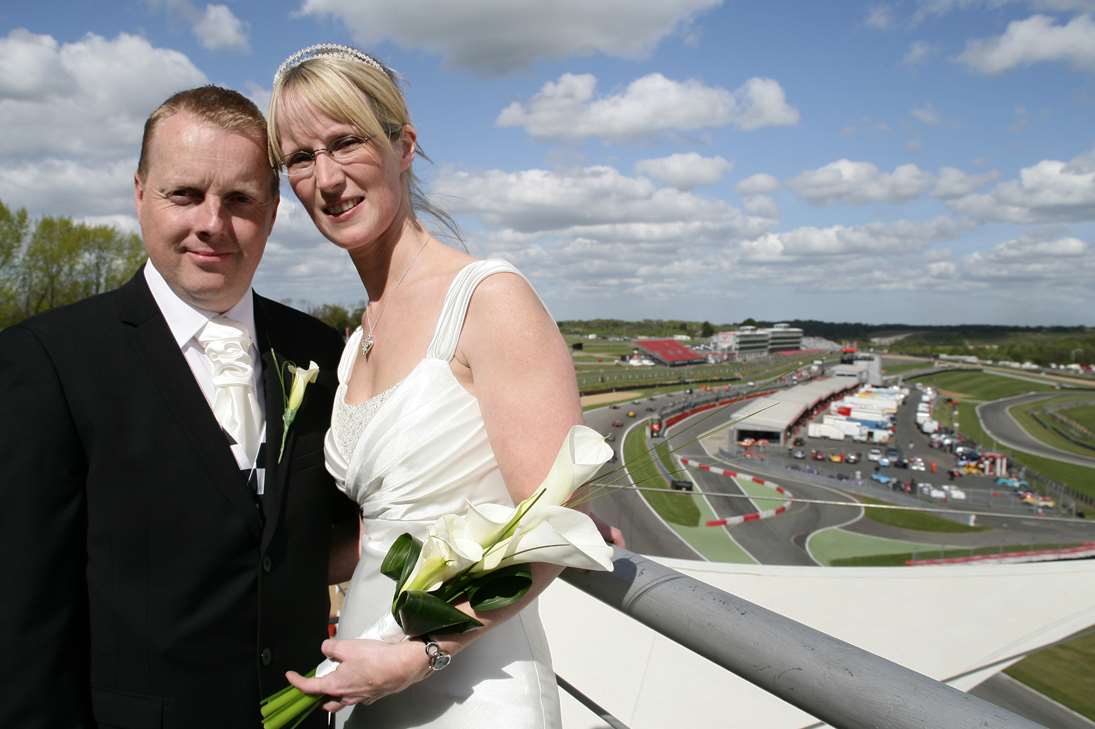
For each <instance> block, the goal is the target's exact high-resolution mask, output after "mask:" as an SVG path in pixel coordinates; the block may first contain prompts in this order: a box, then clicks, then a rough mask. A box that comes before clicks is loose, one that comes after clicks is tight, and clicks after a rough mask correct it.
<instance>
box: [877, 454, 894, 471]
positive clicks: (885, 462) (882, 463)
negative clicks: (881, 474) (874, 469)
mask: <svg viewBox="0 0 1095 729" xmlns="http://www.w3.org/2000/svg"><path fill="white" fill-rule="evenodd" d="M878 465H879V467H880V468H887V467H889V466H892V465H893V464H892V463H890V459H889V458H887V457H886V456H879V457H878Z"/></svg>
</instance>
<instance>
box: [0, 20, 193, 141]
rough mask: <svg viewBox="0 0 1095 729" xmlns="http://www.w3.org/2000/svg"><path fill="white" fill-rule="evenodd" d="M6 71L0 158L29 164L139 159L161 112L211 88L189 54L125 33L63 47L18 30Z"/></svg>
mask: <svg viewBox="0 0 1095 729" xmlns="http://www.w3.org/2000/svg"><path fill="white" fill-rule="evenodd" d="M0 69H2V70H0V74H2V75H0V129H3V130H4V134H2V135H0V155H18V156H26V157H32V156H36V155H48V156H54V157H56V156H60V155H78V156H89V157H107V158H111V157H113V158H116V157H118V156H120V155H123V154H125V155H132V154H133V153H134V151H135V150H136V149H137V147H139V145H140V139H141V126H142V125H143V123H144V120H145V118H146V117H147V116H148V114H149V113H150V112H151V111H152V110H153V109H154V108H155V107H156V106H157V105H158V104H160V103H161V102H162V101H163V100H164V99H166V98H167V97H168V96H170V95H171V94H173V93H174V92H176V91H179V90H181V89H184V88H187V87H190V86H196V85H199V84H203V83H205V82H206V78H205V76H204V74H202V72H201V71H199V70H198V69H197V68H195V67H194V65H193V64H192V63H191V62H190V61H189V59H187V57H186V56H184V55H183V54H181V53H178V52H177V51H172V50H167V49H162V48H154V47H153V46H151V45H150V44H149V42H148V41H147V40H145V39H144V38H140V37H138V36H133V35H127V34H125V33H122V34H120V35H118V37H117V38H115V39H113V40H107V39H105V38H102V37H101V36H97V35H94V34H88V35H86V36H84V37H83V38H82V39H81V40H79V41H76V42H74V43H65V44H59V43H58V42H57V41H56V40H54V39H53V38H52V37H50V36H43V35H35V34H33V33H29V32H28V31H25V30H13V31H12V32H10V33H9V34H8V35H7V36H6V37H4V38H0Z"/></svg>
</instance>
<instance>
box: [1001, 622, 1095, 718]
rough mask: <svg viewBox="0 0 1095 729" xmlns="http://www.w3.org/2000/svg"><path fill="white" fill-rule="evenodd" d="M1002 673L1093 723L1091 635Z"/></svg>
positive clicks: (1094, 649)
mask: <svg viewBox="0 0 1095 729" xmlns="http://www.w3.org/2000/svg"><path fill="white" fill-rule="evenodd" d="M1004 673H1006V674H1008V675H1009V676H1011V677H1012V678H1014V679H1016V680H1018V681H1022V682H1023V683H1025V684H1026V685H1027V686H1030V687H1031V688H1033V689H1035V690H1036V691H1040V692H1041V693H1043V694H1045V695H1046V696H1048V697H1050V698H1051V699H1053V700H1055V701H1059V702H1061V703H1062V704H1064V705H1065V706H1067V707H1069V708H1070V709H1072V710H1073V711H1076V712H1078V713H1080V714H1083V715H1084V716H1086V717H1087V718H1088V719H1092V720H1095V632H1091V633H1087V634H1086V635H1081V636H1079V637H1076V638H1073V639H1071V640H1069V641H1066V642H1064V643H1061V644H1060V645H1055V646H1053V647H1052V648H1046V649H1045V650H1042V651H1038V652H1037V653H1034V654H1032V655H1029V656H1027V657H1026V658H1024V659H1023V660H1021V661H1019V662H1018V663H1016V664H1015V665H1014V666H1012V667H1011V668H1008V669H1007V670H1005V671H1004Z"/></svg>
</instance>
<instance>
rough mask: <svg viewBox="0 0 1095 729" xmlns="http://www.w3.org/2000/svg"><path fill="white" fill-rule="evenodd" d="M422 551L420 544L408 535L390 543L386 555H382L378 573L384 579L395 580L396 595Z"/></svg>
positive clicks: (400, 536) (402, 535)
mask: <svg viewBox="0 0 1095 729" xmlns="http://www.w3.org/2000/svg"><path fill="white" fill-rule="evenodd" d="M421 551H422V543H421V542H419V541H418V540H417V539H415V538H414V537H412V536H411V535H410V534H407V533H404V534H400V535H399V538H398V539H396V540H395V541H394V542H392V546H391V547H389V548H388V553H387V554H386V555H384V561H383V562H381V563H380V573H381V574H382V575H384V576H385V577H387V578H389V579H392V580H395V583H396V584H395V591H396V592H397V593H398V592H399V591H400V590H401V589H402V588H403V583H405V582H406V581H407V578H408V577H410V575H411V571H412V570H413V569H414V565H415V563H416V562H418V555H419V553H420V552H421Z"/></svg>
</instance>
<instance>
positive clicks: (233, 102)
mask: <svg viewBox="0 0 1095 729" xmlns="http://www.w3.org/2000/svg"><path fill="white" fill-rule="evenodd" d="M179 112H186V113H188V114H193V115H194V116H196V117H198V118H199V119H201V120H203V121H206V122H208V123H209V124H211V125H213V126H215V127H217V128H219V129H225V130H227V131H230V132H236V133H239V134H243V135H244V136H247V137H250V138H252V139H254V140H255V142H256V143H257V144H258V145H259V146H260V148H262V149H264V150H265V149H266V148H267V147H268V142H267V138H266V119H265V118H263V116H262V112H261V111H259V108H258V107H257V106H255V104H254V102H252V101H251V100H250V99H248V98H247V97H246V96H244V95H243V94H241V93H239V92H238V91H233V90H232V89H226V88H222V87H220V86H213V85H209V86H199V87H197V88H194V89H187V90H186V91H180V92H179V93H177V94H175V95H174V96H172V97H171V98H169V99H168V100H167V101H165V102H163V103H162V104H160V105H159V106H158V107H156V109H155V111H153V112H152V113H151V114H150V115H149V117H148V119H147V120H146V121H145V123H144V135H143V136H142V137H141V158H140V161H139V162H138V163H137V176H138V177H140V178H141V180H144V179H145V178H146V177H147V176H148V147H149V145H150V144H151V143H152V135H153V133H154V132H155V131H156V127H157V125H159V123H160V122H161V121H162V120H164V119H167V118H168V117H171V116H174V115H175V114H178V113H179ZM278 184H279V181H278V172H277V170H276V169H274V168H273V167H271V168H270V193H271V194H272V195H273V196H274V197H277V195H278Z"/></svg>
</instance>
